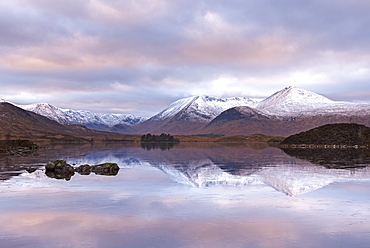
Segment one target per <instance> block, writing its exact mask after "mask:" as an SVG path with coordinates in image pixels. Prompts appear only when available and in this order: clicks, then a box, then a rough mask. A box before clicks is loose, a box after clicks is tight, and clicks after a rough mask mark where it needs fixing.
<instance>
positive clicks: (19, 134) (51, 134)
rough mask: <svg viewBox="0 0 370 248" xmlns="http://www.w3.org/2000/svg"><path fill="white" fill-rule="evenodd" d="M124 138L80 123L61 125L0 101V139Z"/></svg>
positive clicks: (79, 139) (71, 139)
mask: <svg viewBox="0 0 370 248" xmlns="http://www.w3.org/2000/svg"><path fill="white" fill-rule="evenodd" d="M125 138H126V136H125V135H122V134H117V133H109V132H102V131H96V130H91V129H88V128H86V127H84V126H82V125H63V124H60V123H58V122H56V121H53V120H51V119H49V118H46V117H44V116H41V115H39V114H36V113H34V112H31V111H27V110H24V109H21V108H19V107H16V106H14V105H12V104H10V103H7V102H1V103H0V140H6V139H32V140H51V141H87V140H92V139H94V140H103V139H125Z"/></svg>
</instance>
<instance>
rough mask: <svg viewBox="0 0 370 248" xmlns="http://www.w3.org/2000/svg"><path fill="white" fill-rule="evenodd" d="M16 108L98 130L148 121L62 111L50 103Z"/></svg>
mask: <svg viewBox="0 0 370 248" xmlns="http://www.w3.org/2000/svg"><path fill="white" fill-rule="evenodd" d="M16 106H17V107H20V108H22V109H24V110H28V111H32V112H34V113H37V114H40V115H43V116H45V117H48V118H49V119H52V120H55V121H57V122H59V123H61V124H81V125H85V126H87V127H89V128H92V129H98V130H107V129H108V128H110V127H112V126H114V125H118V124H125V125H135V124H138V123H140V122H143V121H145V120H146V119H145V118H142V117H137V116H134V115H130V114H129V115H127V114H95V113H93V112H90V111H83V110H72V109H62V108H58V107H56V106H54V105H51V104H48V103H36V104H27V105H16Z"/></svg>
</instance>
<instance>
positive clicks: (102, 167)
mask: <svg viewBox="0 0 370 248" xmlns="http://www.w3.org/2000/svg"><path fill="white" fill-rule="evenodd" d="M91 167H92V168H91V171H92V172H94V173H95V174H98V175H106V176H115V175H117V174H118V171H119V166H118V165H117V164H116V163H104V164H98V165H94V166H91Z"/></svg>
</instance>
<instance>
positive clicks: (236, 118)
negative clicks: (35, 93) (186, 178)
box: [18, 86, 370, 136]
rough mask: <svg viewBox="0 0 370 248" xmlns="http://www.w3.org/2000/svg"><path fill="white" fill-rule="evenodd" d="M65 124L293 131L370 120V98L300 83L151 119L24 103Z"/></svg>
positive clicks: (192, 101)
mask: <svg viewBox="0 0 370 248" xmlns="http://www.w3.org/2000/svg"><path fill="white" fill-rule="evenodd" d="M18 106H19V107H21V108H24V109H27V110H30V111H33V112H36V113H38V114H40V115H43V116H46V117H48V118H50V119H53V120H56V121H58V122H59V123H62V124H82V125H84V126H86V127H88V128H93V129H97V130H106V131H112V132H118V133H127V134H135V133H136V134H140V133H141V134H143V133H171V134H186V135H194V134H217V135H251V134H256V133H262V134H266V135H279V136H289V135H291V134H295V133H298V132H302V131H306V130H309V129H311V128H314V127H317V126H320V125H324V124H332V123H358V124H363V125H367V126H369V125H370V104H369V103H355V102H344V101H333V100H330V99H328V98H326V97H324V96H322V95H319V94H316V93H314V92H310V91H307V90H304V89H300V88H296V87H292V86H290V87H286V88H285V89H283V90H281V91H278V92H276V93H275V94H273V95H271V96H270V97H267V98H265V99H258V98H246V97H232V98H217V97H212V96H194V97H189V98H184V99H180V100H178V101H175V102H174V103H172V104H170V105H169V106H168V107H167V108H166V109H164V110H163V111H161V112H159V113H158V114H156V115H154V116H152V117H151V118H149V119H145V118H142V117H136V116H134V115H122V114H104V115H99V114H94V113H92V112H88V111H78V110H70V109H60V108H57V107H55V106H53V105H50V104H45V103H42V104H31V105H18Z"/></svg>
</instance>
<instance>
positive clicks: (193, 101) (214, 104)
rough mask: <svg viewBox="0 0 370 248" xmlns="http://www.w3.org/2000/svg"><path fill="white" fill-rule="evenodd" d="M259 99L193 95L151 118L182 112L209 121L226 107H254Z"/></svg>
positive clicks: (192, 117) (171, 115) (189, 116)
mask: <svg viewBox="0 0 370 248" xmlns="http://www.w3.org/2000/svg"><path fill="white" fill-rule="evenodd" d="M259 101H260V99H252V98H246V97H232V98H218V97H213V96H206V95H202V96H194V97H189V98H184V99H180V100H178V101H176V102H174V103H172V104H171V105H170V106H168V107H167V108H166V109H164V110H163V111H161V112H160V113H158V114H156V115H154V116H153V117H152V118H151V119H152V120H164V119H166V118H169V117H173V116H175V115H177V114H179V113H182V115H186V117H187V119H191V120H195V121H200V122H209V121H210V120H212V119H213V118H215V117H216V116H218V115H219V114H221V113H222V112H223V111H225V110H226V109H229V108H232V107H236V106H249V107H255V106H256V105H257V104H258V102H259Z"/></svg>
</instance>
